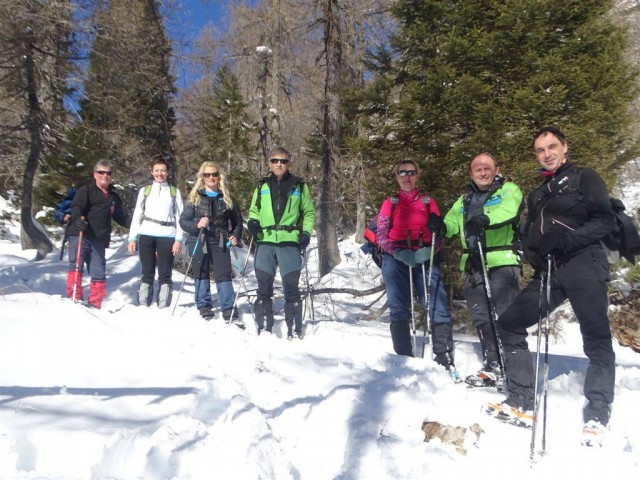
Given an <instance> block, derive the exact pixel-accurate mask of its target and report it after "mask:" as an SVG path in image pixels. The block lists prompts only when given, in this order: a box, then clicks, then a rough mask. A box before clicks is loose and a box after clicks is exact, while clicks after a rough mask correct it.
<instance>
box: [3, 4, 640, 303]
mask: <svg viewBox="0 0 640 480" xmlns="http://www.w3.org/2000/svg"><path fill="white" fill-rule="evenodd" d="M207 3H208V2H206V1H204V0H202V5H203V6H204V7H205V8H206V7H207ZM210 7H211V8H212V9H214V11H219V12H221V15H224V21H220V22H215V23H212V24H209V26H207V27H205V28H203V29H202V30H201V32H200V33H199V34H198V35H195V34H194V32H193V31H192V30H190V28H191V27H190V25H192V24H190V23H189V22H188V20H187V17H186V16H185V14H184V12H185V8H188V4H187V3H185V2H184V1H181V0H135V1H132V0H49V1H47V0H0V190H1V191H2V192H3V193H7V194H9V196H10V197H11V198H12V199H13V200H14V201H15V202H16V203H17V204H18V205H19V207H20V212H21V224H22V234H21V242H22V245H23V248H36V249H37V250H38V258H44V256H45V255H47V253H49V252H51V251H52V249H53V243H52V239H53V235H52V233H51V230H47V229H46V228H44V229H43V228H39V226H40V224H42V225H45V227H46V226H47V225H50V224H51V223H52V222H53V220H52V218H50V217H51V213H50V212H51V207H53V206H54V205H55V204H56V203H57V202H58V201H60V199H61V198H62V195H63V194H64V193H65V192H66V191H67V190H68V188H69V187H70V186H72V185H76V186H78V185H81V184H83V183H86V182H88V181H90V178H91V169H92V167H93V165H94V164H95V163H96V161H98V160H100V159H108V160H111V161H112V162H113V163H114V166H115V176H114V182H115V183H116V184H117V186H118V188H119V189H120V192H121V195H122V197H123V198H124V200H125V203H126V204H127V206H129V208H130V209H132V208H133V204H134V202H135V195H136V193H137V191H138V189H139V188H140V187H141V186H143V185H145V184H147V183H148V182H149V160H150V159H151V157H152V156H154V155H156V154H162V155H164V156H165V158H166V159H167V160H168V161H169V163H170V165H171V167H172V175H171V182H172V183H174V184H176V185H177V186H178V187H179V188H180V190H181V191H182V193H183V195H186V194H187V193H188V191H189V190H190V189H191V187H192V185H193V183H192V182H193V179H194V178H195V173H196V171H197V168H198V166H199V165H200V163H201V162H202V161H203V160H213V161H215V162H217V163H218V164H219V165H220V166H221V168H222V169H223V171H225V172H226V173H227V175H228V178H229V179H230V180H231V184H232V191H233V194H234V196H235V197H236V198H237V199H238V201H239V202H240V204H241V206H242V208H243V210H244V212H245V213H246V210H247V208H248V202H249V200H250V198H251V192H252V191H253V189H254V188H255V185H256V182H257V181H258V179H259V178H260V177H261V176H263V175H265V174H266V173H267V168H266V164H265V160H266V156H267V154H268V151H269V149H270V148H271V147H272V146H274V145H283V146H285V147H286V148H288V149H289V150H290V151H291V152H292V157H293V160H294V161H293V163H292V170H293V171H294V173H297V174H299V175H302V176H303V177H305V178H306V180H307V182H308V183H309V185H310V188H311V190H312V192H313V193H314V195H315V197H316V206H317V214H318V221H317V225H316V235H317V237H318V250H319V272H320V275H321V276H323V275H325V274H326V273H328V272H330V271H331V269H332V268H333V267H335V265H337V264H338V263H339V262H340V255H339V250H338V246H337V244H338V241H339V240H341V239H342V238H345V237H347V236H349V235H353V234H354V233H356V236H358V235H361V233H362V232H363V230H364V226H365V223H366V220H367V219H368V218H369V217H370V216H371V215H372V214H373V213H374V212H375V211H376V210H377V208H378V207H379V205H380V203H381V201H382V200H383V198H384V197H385V196H388V195H390V194H392V193H393V192H394V191H395V190H396V184H395V181H394V177H393V166H394V165H395V164H396V163H397V161H398V160H400V159H405V158H408V159H412V160H414V161H416V162H417V163H418V164H419V165H420V167H421V169H422V171H423V175H422V178H421V184H420V187H421V188H422V189H423V190H424V191H426V192H428V193H429V194H431V195H432V196H433V197H435V198H436V200H437V201H438V203H439V205H440V207H441V209H442V210H444V211H446V210H447V209H448V208H449V207H450V206H451V204H452V203H453V201H454V200H455V198H456V197H457V196H458V195H460V193H461V191H462V188H463V186H464V185H465V184H466V183H467V181H468V176H467V164H468V162H469V160H470V159H471V158H472V157H473V156H474V155H476V154H477V153H480V152H484V151H488V152H492V154H493V155H494V156H496V158H497V159H498V160H499V162H500V166H501V170H502V173H504V174H505V175H506V176H508V177H510V178H512V179H513V180H514V181H515V182H516V183H518V185H520V187H521V188H522V190H523V191H524V192H525V194H526V193H528V192H529V191H530V190H531V189H532V187H533V186H534V185H535V184H537V183H538V182H539V179H538V176H537V175H536V173H535V172H536V168H537V162H536V161H535V159H534V157H533V155H532V152H531V148H530V143H531V136H532V134H533V132H534V131H535V130H537V129H538V128H540V127H542V126H545V125H548V124H555V125H557V126H559V127H560V128H561V129H562V130H563V131H564V132H565V133H566V134H567V137H568V139H569V142H570V153H571V156H572V158H575V159H576V161H577V162H578V163H579V164H581V165H587V166H590V167H592V168H594V169H596V170H597V171H598V172H599V173H600V174H601V175H602V176H603V178H605V180H606V181H607V183H608V185H609V186H610V187H611V188H613V186H614V185H615V183H616V180H617V177H618V175H619V172H620V171H621V170H620V169H621V168H623V167H624V168H625V172H626V173H625V175H629V174H631V175H638V172H639V171H640V168H639V167H638V163H637V162H638V158H640V156H639V155H640V100H639V99H640V96H639V92H640V90H639V88H638V85H639V83H638V81H639V80H638V78H639V77H638V72H639V70H640V2H639V1H638V0H615V1H607V0H566V1H563V2H557V1H552V0H441V1H440V0H398V1H387V0H297V1H293V0H254V1H244V2H243V1H236V0H230V1H227V2H215V1H211V2H210ZM168 32H170V33H171V34H169V33H168ZM181 32H182V33H181ZM178 80H180V81H178ZM629 165H632V166H635V167H634V168H631V169H629V168H628V167H629ZM43 212H44V214H43ZM47 212H49V213H47ZM629 213H631V214H634V215H636V218H637V213H638V212H629ZM36 216H37V217H38V220H37V221H36V220H35V217H36ZM449 246H450V248H448V261H447V265H448V268H447V272H446V274H447V277H448V284H449V285H450V287H451V288H452V296H453V297H454V298H456V297H458V296H459V293H458V292H457V285H459V284H460V282H459V278H458V276H459V273H458V272H457V256H458V254H459V251H458V250H457V249H459V245H457V244H456V243H455V242H450V245H449ZM623 268H624V269H625V272H626V273H625V274H626V275H628V278H630V279H631V283H632V284H633V282H638V281H640V267H636V268H635V269H634V268H631V269H630V268H629V266H628V265H625V266H624V267H623Z"/></svg>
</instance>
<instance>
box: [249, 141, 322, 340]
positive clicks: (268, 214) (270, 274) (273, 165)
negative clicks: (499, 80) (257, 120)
mask: <svg viewBox="0 0 640 480" xmlns="http://www.w3.org/2000/svg"><path fill="white" fill-rule="evenodd" d="M290 161H291V156H290V155H289V152H288V151H287V150H286V149H284V148H282V147H274V148H273V149H272V150H271V152H270V155H269V169H270V171H271V174H270V175H269V176H267V177H265V178H263V179H262V180H261V182H260V186H259V187H258V188H256V190H255V191H254V193H253V198H252V199H251V208H250V209H249V221H248V222H247V229H248V230H249V232H250V233H251V235H253V236H254V237H256V240H257V247H256V254H255V270H256V279H257V280H258V298H257V300H256V302H255V313H256V322H257V323H258V331H259V332H261V331H262V330H263V329H265V328H266V331H267V332H270V333H271V329H272V328H273V322H274V319H273V301H272V297H273V282H274V280H275V275H276V269H277V268H278V267H280V276H281V278H282V289H283V290H284V299H285V304H284V318H285V321H286V323H287V337H288V338H289V339H293V338H299V339H302V336H303V332H302V303H301V301H300V290H299V289H298V282H299V280H300V269H301V268H302V261H301V258H300V251H301V250H304V249H306V248H307V246H308V245H309V241H310V239H311V232H312V231H313V226H314V224H315V218H316V213H315V207H314V205H313V199H312V198H311V193H310V192H309V187H308V186H307V184H306V183H305V182H304V181H303V180H302V179H301V178H300V177H296V176H293V175H291V173H289V162H290ZM265 324H266V327H265ZM294 325H295V328H294Z"/></svg>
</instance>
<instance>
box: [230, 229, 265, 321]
mask: <svg viewBox="0 0 640 480" xmlns="http://www.w3.org/2000/svg"><path fill="white" fill-rule="evenodd" d="M252 245H253V236H251V240H250V241H249V247H248V250H247V258H245V260H244V266H243V267H241V266H240V257H239V256H238V252H237V251H236V248H237V247H236V246H235V245H232V247H233V253H234V255H235V257H236V267H237V269H238V271H239V272H240V283H241V284H242V287H243V288H244V291H245V293H248V292H249V289H248V288H247V284H246V282H245V281H244V276H245V273H246V271H247V263H248V262H249V254H250V253H251V246H252ZM239 295H240V289H238V291H237V292H236V298H235V299H234V300H233V307H232V308H231V316H230V317H229V321H228V322H227V323H231V319H232V318H233V314H234V312H235V311H236V309H237V307H238V296H239ZM247 303H249V309H250V310H251V316H252V317H253V323H254V325H255V326H256V329H257V328H258V323H257V322H256V314H255V312H254V311H253V305H252V304H251V302H250V301H249V297H248V296H247Z"/></svg>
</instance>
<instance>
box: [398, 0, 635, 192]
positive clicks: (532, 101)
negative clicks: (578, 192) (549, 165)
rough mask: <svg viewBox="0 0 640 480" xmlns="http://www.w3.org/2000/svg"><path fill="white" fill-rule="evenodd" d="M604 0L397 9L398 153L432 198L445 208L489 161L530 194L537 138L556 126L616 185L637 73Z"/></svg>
mask: <svg viewBox="0 0 640 480" xmlns="http://www.w3.org/2000/svg"><path fill="white" fill-rule="evenodd" d="M612 5H613V2H611V1H608V0H567V1H564V2H556V1H551V0H535V1H534V0H447V1H444V0H400V1H399V2H397V4H395V6H394V13H395V15H396V16H397V18H398V20H399V22H400V29H399V31H398V32H397V35H395V36H394V38H393V51H394V54H395V55H396V56H397V58H398V59H397V61H395V62H394V63H393V69H392V71H391V73H392V75H393V78H394V81H395V84H396V85H397V91H398V95H399V97H398V102H397V104H396V103H393V102H390V103H389V108H391V109H392V110H393V117H394V122H395V125H394V130H395V131H394V136H395V137H394V142H395V143H396V150H397V151H400V152H402V153H403V154H405V155H407V156H409V157H412V158H414V159H416V160H418V161H419V162H420V164H421V167H422V169H423V171H424V172H425V174H426V175H425V177H426V178H425V179H424V180H426V187H427V190H429V191H430V192H432V193H433V194H434V195H435V196H436V198H438V199H439V200H440V203H445V204H447V203H450V202H452V201H453V199H454V198H455V197H456V196H457V195H458V194H459V192H460V189H461V188H462V185H463V184H464V183H465V182H466V181H467V172H466V168H467V163H468V161H469V160H470V159H471V158H472V157H473V156H474V155H475V154H477V153H480V152H482V151H491V152H493V153H494V154H495V155H496V156H497V158H498V159H499V160H500V162H501V164H502V169H503V171H504V172H505V173H507V174H508V175H510V176H513V177H515V178H516V180H517V181H518V182H519V183H520V184H521V187H524V188H523V189H524V190H528V189H529V188H528V187H529V186H530V185H532V184H533V183H536V182H537V178H536V176H535V175H532V173H533V172H534V171H535V168H536V163H535V161H534V160H533V157H532V155H531V149H530V143H531V136H532V134H533V133H534V131H535V130H536V129H538V128H540V127H542V126H544V125H547V124H555V125H557V126H559V127H560V128H561V129H562V130H563V131H565V133H566V134H567V136H568V139H569V141H570V142H571V152H572V154H573V156H574V157H575V158H576V159H579V163H580V164H582V165H588V166H591V167H594V168H596V170H598V171H599V172H600V173H602V174H603V175H604V176H605V178H607V179H611V171H612V169H613V168H615V167H617V166H619V165H621V164H623V163H624V162H626V161H627V160H628V159H630V158H633V156H634V155H635V154H636V153H637V147H638V144H637V141H635V140H634V139H633V138H631V136H630V134H629V133H630V130H629V126H630V124H631V121H632V119H631V117H630V115H629V104H630V102H631V100H632V99H633V98H634V96H635V94H636V92H637V90H636V84H635V82H634V79H635V75H636V71H635V70H634V68H632V67H631V66H630V65H629V64H628V63H627V62H626V61H625V58H624V51H625V47H626V34H625V31H624V29H623V28H622V27H621V26H620V25H617V24H614V23H613V22H612V21H611V19H610V17H609V16H608V15H607V12H608V11H609V9H610V8H611V7H612Z"/></svg>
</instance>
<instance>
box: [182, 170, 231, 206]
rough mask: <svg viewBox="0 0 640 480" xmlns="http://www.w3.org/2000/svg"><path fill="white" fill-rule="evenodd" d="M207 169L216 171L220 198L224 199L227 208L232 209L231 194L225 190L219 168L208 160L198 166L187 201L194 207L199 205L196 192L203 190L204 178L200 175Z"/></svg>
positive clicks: (198, 196)
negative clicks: (220, 193)
mask: <svg viewBox="0 0 640 480" xmlns="http://www.w3.org/2000/svg"><path fill="white" fill-rule="evenodd" d="M207 167H208V168H215V169H216V171H217V172H218V175H219V177H218V178H219V179H220V180H219V182H218V188H219V189H220V191H221V192H222V196H223V197H224V203H226V204H227V207H229V208H233V199H232V198H231V193H229V189H228V188H227V185H226V183H225V181H224V175H223V174H222V171H221V170H220V167H219V166H218V164H217V163H215V162H211V161H208V160H207V161H206V162H203V163H202V165H200V168H199V169H198V175H197V177H196V181H195V182H194V183H193V188H192V189H191V192H190V193H189V201H190V202H191V203H193V204H194V205H198V204H199V203H200V195H198V190H202V189H203V188H205V185H204V177H203V176H202V174H203V173H204V169H205V168H207Z"/></svg>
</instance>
